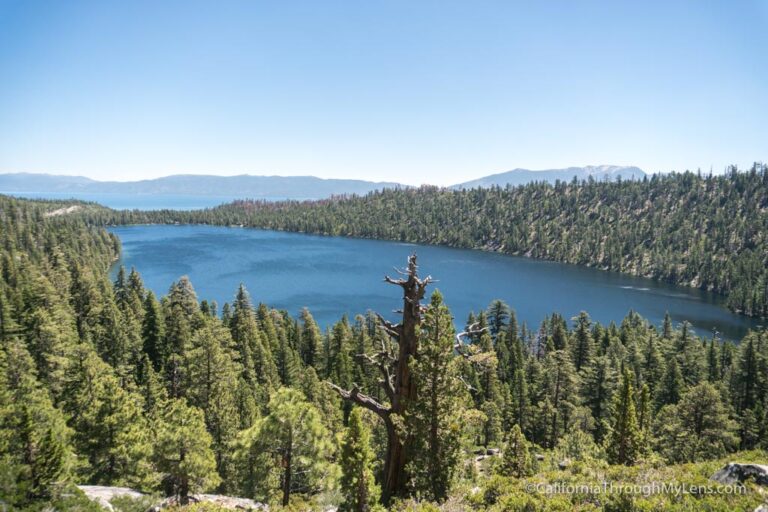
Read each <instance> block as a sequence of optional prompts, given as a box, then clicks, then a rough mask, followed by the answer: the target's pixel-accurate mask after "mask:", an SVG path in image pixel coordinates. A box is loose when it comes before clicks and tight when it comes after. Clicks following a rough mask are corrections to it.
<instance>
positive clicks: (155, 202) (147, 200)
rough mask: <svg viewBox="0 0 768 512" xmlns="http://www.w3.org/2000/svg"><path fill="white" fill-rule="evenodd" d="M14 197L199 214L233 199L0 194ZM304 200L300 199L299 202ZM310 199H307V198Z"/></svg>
mask: <svg viewBox="0 0 768 512" xmlns="http://www.w3.org/2000/svg"><path fill="white" fill-rule="evenodd" d="M0 194H5V195H9V196H14V197H24V198H28V199H59V200H67V199H77V200H80V201H91V202H95V203H99V204H101V205H103V206H106V207H108V208H113V209H115V210H165V209H167V210H199V209H202V208H212V207H214V206H218V205H220V204H223V203H231V202H232V201H234V200H235V199H243V197H242V196H234V195H212V196H208V195H192V194H108V193H99V194H91V193H87V192H2V191H0ZM259 199H262V200H266V201H277V200H280V199H285V198H282V197H262V198H259ZM302 199H303V198H302ZM307 199H310V198H307Z"/></svg>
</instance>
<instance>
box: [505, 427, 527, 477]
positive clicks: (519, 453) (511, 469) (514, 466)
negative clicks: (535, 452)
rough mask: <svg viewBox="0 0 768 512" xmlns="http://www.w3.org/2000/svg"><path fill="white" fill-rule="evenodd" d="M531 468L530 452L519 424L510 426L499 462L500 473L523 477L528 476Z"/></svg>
mask: <svg viewBox="0 0 768 512" xmlns="http://www.w3.org/2000/svg"><path fill="white" fill-rule="evenodd" d="M531 470H532V463H531V454H530V452H529V449H528V441H527V440H526V439H525V435H524V434H523V431H522V430H520V426H519V425H515V426H513V427H512V430H511V431H510V432H509V439H508V440H507V446H506V449H505V450H504V454H503V458H502V462H501V474H502V475H504V476H514V477H516V478H523V477H526V476H530V474H531V472H532V471H531Z"/></svg>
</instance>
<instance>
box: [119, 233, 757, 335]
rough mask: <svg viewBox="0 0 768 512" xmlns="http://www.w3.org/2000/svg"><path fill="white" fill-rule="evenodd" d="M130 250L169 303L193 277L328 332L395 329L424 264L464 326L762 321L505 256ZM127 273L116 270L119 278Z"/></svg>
mask: <svg viewBox="0 0 768 512" xmlns="http://www.w3.org/2000/svg"><path fill="white" fill-rule="evenodd" d="M111 231H112V232H113V233H115V234H116V235H118V236H119V237H120V239H121V240H122V243H123V254H122V258H121V260H120V262H119V263H118V265H120V264H121V265H124V266H126V267H127V268H130V267H135V268H136V269H137V270H138V271H139V272H140V273H141V275H142V277H143V279H144V282H145V283H146V285H147V286H148V287H149V288H150V289H151V290H153V291H154V292H155V293H156V294H157V295H158V296H162V295H164V294H166V293H167V291H168V288H169V286H170V284H171V282H173V281H175V280H178V278H179V277H181V276H182V275H188V276H189V278H190V279H191V281H192V284H193V285H194V286H195V289H196V291H197V294H198V298H199V299H201V300H202V299H207V300H209V301H210V300H215V301H217V302H218V304H219V306H221V305H222V304H223V303H224V302H231V301H232V298H233V296H234V294H235V292H236V291H237V287H238V285H239V284H240V283H241V282H242V283H244V284H245V285H246V287H247V288H248V291H249V292H250V294H251V297H252V300H253V301H254V303H258V302H264V303H267V304H269V305H270V306H272V307H276V308H279V309H286V310H288V311H290V312H291V313H292V314H294V315H297V314H298V313H299V312H300V310H301V308H302V307H304V306H306V307H308V308H309V310H310V311H311V312H312V314H313V316H314V317H315V319H316V320H317V321H318V323H320V325H321V326H323V327H326V326H329V325H331V324H332V323H333V322H336V321H337V320H339V319H340V318H341V316H342V315H344V314H347V315H350V317H352V316H354V315H355V314H358V313H365V312H366V311H367V310H369V309H372V310H375V311H378V312H379V313H381V314H383V315H384V316H387V317H390V318H393V319H394V318H395V315H394V313H392V310H394V309H398V308H400V307H401V305H402V304H401V294H400V288H399V287H396V286H392V285H388V284H385V283H383V282H382V279H383V277H384V274H385V273H386V274H390V275H392V276H394V275H395V274H396V272H395V271H394V270H393V267H396V266H397V267H398V268H402V267H403V266H404V265H405V263H406V258H407V256H408V255H409V254H410V253H412V252H414V251H415V252H416V253H417V254H418V256H419V266H420V271H421V274H422V276H426V275H427V274H430V275H432V276H433V277H434V278H435V279H437V280H438V282H437V283H435V284H434V285H432V288H433V289H434V288H439V289H440V291H441V292H442V293H443V295H444V297H445V301H446V303H447V304H448V306H449V307H450V308H451V311H452V313H453V315H454V317H455V318H456V322H457V325H460V326H461V325H463V324H464V321H465V319H466V318H467V315H468V314H469V312H470V311H476V312H477V311H479V310H480V309H484V308H486V307H487V306H488V304H489V303H490V302H491V301H492V300H493V299H496V298H499V299H502V300H504V301H505V302H506V303H507V304H509V305H510V306H511V307H512V308H514V309H515V311H516V312H517V315H518V319H519V321H520V322H526V323H527V324H528V327H529V328H533V329H536V328H538V325H539V323H540V322H541V320H542V319H543V318H544V317H545V316H546V315H549V314H551V313H552V312H558V313H560V314H562V315H563V316H564V317H565V318H566V319H570V318H572V317H574V316H576V315H577V314H578V313H579V311H581V310H584V311H587V312H588V313H589V314H590V316H591V317H592V318H593V319H594V320H598V321H600V322H602V323H605V324H607V323H609V322H611V321H615V322H617V323H619V322H620V321H621V319H622V318H623V317H624V316H625V315H626V314H627V312H628V311H629V310H631V309H634V310H635V311H637V312H639V313H640V314H641V315H642V316H644V317H645V318H647V319H648V320H650V321H651V322H653V323H654V324H656V325H661V322H662V319H663V317H664V312H665V311H669V313H670V315H671V316H672V319H673V321H674V322H675V324H678V323H680V322H682V321H684V320H687V321H689V322H690V323H691V324H693V326H694V328H695V330H696V332H697V333H698V334H700V335H703V336H711V335H712V333H713V330H715V329H716V330H717V331H718V332H719V333H721V336H723V337H725V338H728V339H738V338H740V337H741V336H743V335H744V334H745V333H746V331H747V330H748V329H749V328H750V327H756V326H757V325H758V321H757V320H754V319H750V318H747V317H743V316H740V315H735V314H733V313H731V312H730V311H728V310H727V309H726V308H725V307H724V306H723V299H722V298H721V297H719V296H716V295H714V294H711V293H707V292H703V291H700V290H694V289H690V288H685V287H679V286H674V285H669V284H665V283H659V282H656V281H652V280H649V279H643V278H636V277H631V276H626V275H621V274H616V273H609V272H603V271H600V270H596V269H591V268H586V267H579V266H576V265H568V264H562V263H554V262H548V261H540V260H533V259H528V258H522V257H513V256H506V255H501V254H494V253H486V252H480V251H470V250H464V249H451V248H446V247H435V246H424V245H415V244H405V243H398V242H387V241H378V240H360V239H351V238H340V237H324V236H315V235H304V234H296V233H285V232H278V231H266V230H258V229H244V228H228V227H214V226H165V225H162V226H161V225H158V226H154V225H153V226H127V227H116V228H112V229H111ZM116 269H117V265H116V267H115V268H114V269H113V272H116Z"/></svg>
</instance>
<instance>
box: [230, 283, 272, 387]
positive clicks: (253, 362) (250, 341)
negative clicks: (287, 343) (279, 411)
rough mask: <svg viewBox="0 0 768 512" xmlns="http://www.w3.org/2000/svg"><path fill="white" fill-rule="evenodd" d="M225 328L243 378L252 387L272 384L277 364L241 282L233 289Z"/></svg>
mask: <svg viewBox="0 0 768 512" xmlns="http://www.w3.org/2000/svg"><path fill="white" fill-rule="evenodd" d="M229 328H230V331H231V332H232V340H233V341H234V343H235V348H236V350H237V352H238V354H239V361H240V364H241V366H242V368H243V378H244V379H245V381H246V382H248V383H249V384H250V385H251V386H253V387H254V389H255V387H256V386H257V385H260V386H263V387H265V388H267V389H272V388H274V387H276V386H277V385H278V383H279V376H278V372H277V366H276V365H275V361H274V359H273V357H272V351H271V350H270V346H269V343H267V341H266V339H265V335H264V334H263V333H262V332H261V330H260V328H259V325H258V324H257V322H256V314H255V312H254V311H253V307H252V305H251V299H250V297H249V295H248V292H247V291H246V289H245V286H243V285H242V284H241V285H240V288H238V291H237V296H236V298H235V302H234V305H233V311H232V319H231V320H230V322H229Z"/></svg>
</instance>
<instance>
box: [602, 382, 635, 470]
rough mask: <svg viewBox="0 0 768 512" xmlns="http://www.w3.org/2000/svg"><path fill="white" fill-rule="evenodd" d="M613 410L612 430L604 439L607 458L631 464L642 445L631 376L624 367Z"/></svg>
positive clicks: (616, 462)
mask: <svg viewBox="0 0 768 512" xmlns="http://www.w3.org/2000/svg"><path fill="white" fill-rule="evenodd" d="M614 411H615V412H614V420H613V425H612V430H611V432H610V434H609V435H608V439H607V441H606V452H607V454H608V460H609V461H610V462H611V463H613V464H625V465H632V464H634V463H635V462H637V460H638V457H639V456H640V454H641V452H642V449H643V447H642V436H641V433H640V429H639V427H638V424H637V414H636V406H635V392H634V389H633V386H632V376H631V375H630V373H629V370H628V369H626V368H625V369H624V372H623V374H622V378H621V386H620V388H619V390H618V392H617V393H616V397H615V400H614Z"/></svg>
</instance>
